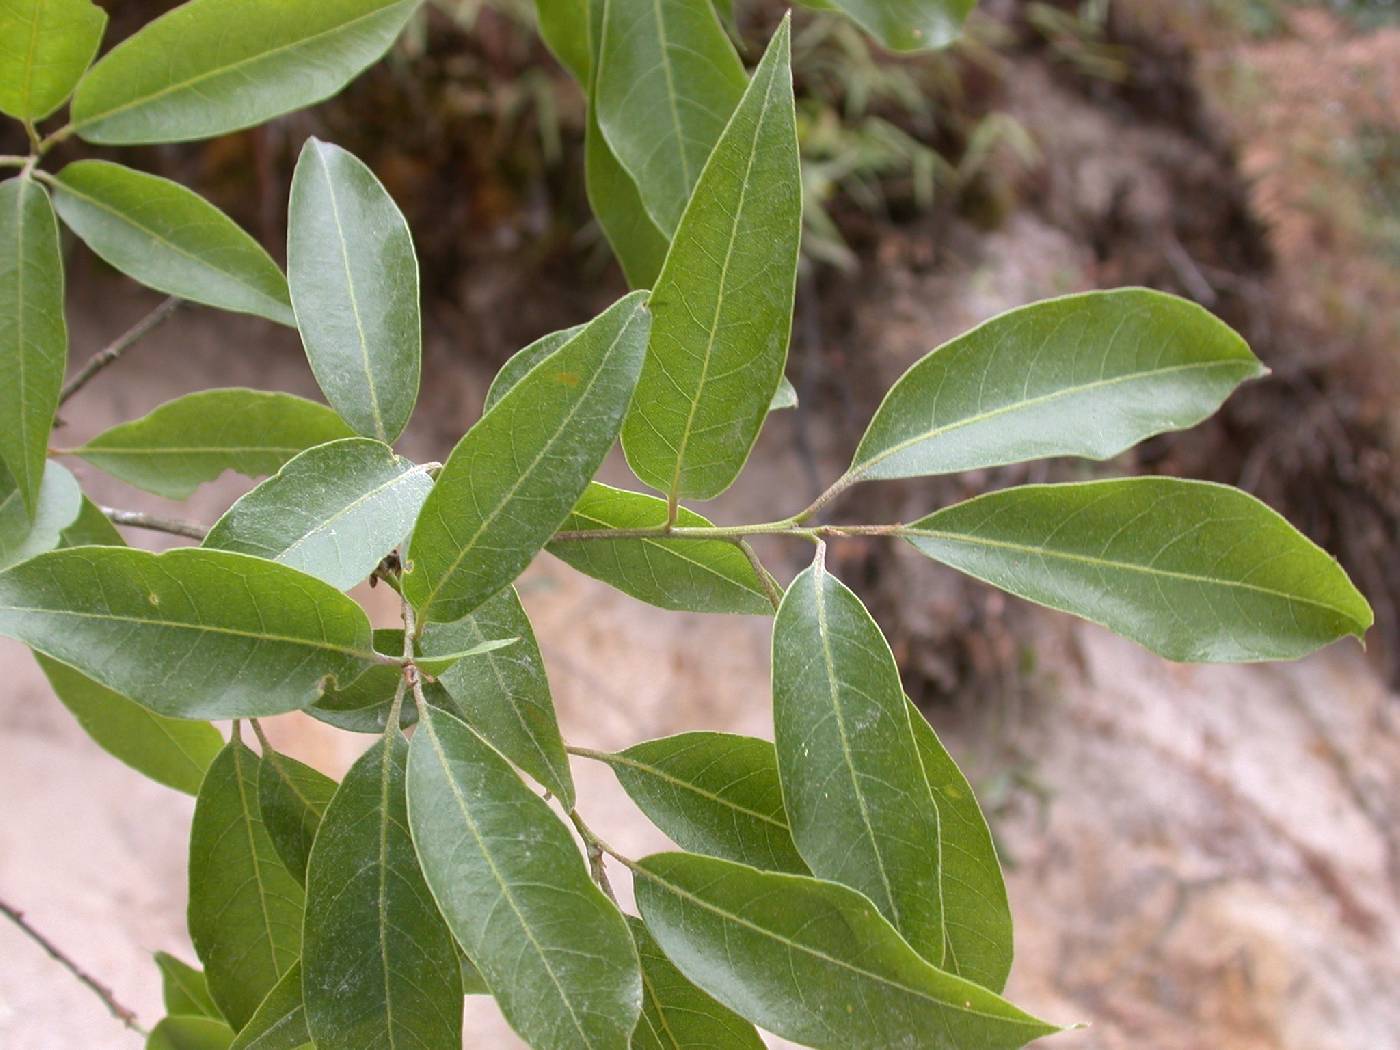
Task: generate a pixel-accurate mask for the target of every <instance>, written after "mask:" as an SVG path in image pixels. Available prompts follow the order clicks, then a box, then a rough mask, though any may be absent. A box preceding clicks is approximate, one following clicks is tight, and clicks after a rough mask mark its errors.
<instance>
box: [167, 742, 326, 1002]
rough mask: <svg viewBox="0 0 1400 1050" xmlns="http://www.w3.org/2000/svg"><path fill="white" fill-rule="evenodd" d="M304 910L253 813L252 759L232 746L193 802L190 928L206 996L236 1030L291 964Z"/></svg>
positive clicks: (293, 883)
mask: <svg viewBox="0 0 1400 1050" xmlns="http://www.w3.org/2000/svg"><path fill="white" fill-rule="evenodd" d="M302 904H303V897H302V892H301V886H300V885H298V883H297V881H296V880H295V879H293V878H292V876H291V875H290V874H289V873H288V872H287V869H286V868H285V867H283V865H282V862H281V861H280V860H278V859H277V851H276V850H275V849H274V848H273V846H272V840H271V839H269V838H268V837H267V831H266V830H265V829H264V827H263V822H262V815H261V814H260V813H259V811H258V756H257V755H255V754H253V752H251V751H249V750H248V748H246V747H244V746H243V744H241V743H239V742H238V741H237V740H234V741H232V742H230V743H229V744H228V745H227V746H226V747H225V748H224V749H223V750H222V751H221V752H219V756H218V757H217V758H216V759H215V760H214V764H213V765H212V766H210V767H209V773H208V775H207V776H205V778H204V783H203V785H201V787H200V789H199V799H198V801H196V802H195V807H194V824H193V826H192V827H191V829H190V904H189V927H190V937H191V939H192V940H193V941H194V949H195V951H196V952H198V953H199V959H200V961H201V962H202V963H204V976H205V979H206V980H207V981H208V983H209V992H210V994H211V995H212V996H213V998H214V1002H215V1003H217V1004H218V1007H219V1010H220V1012H221V1013H222V1014H223V1015H224V1017H226V1018H228V1021H229V1023H230V1024H231V1025H233V1027H234V1028H235V1029H238V1028H242V1027H243V1026H244V1025H245V1024H246V1023H247V1022H248V1019H249V1018H250V1017H252V1016H253V1012H254V1011H255V1010H256V1009H257V1008H258V1004H259V1003H261V1002H262V1001H263V998H264V997H265V996H266V995H267V993H268V992H270V991H272V988H273V986H274V985H275V984H277V982H278V980H280V979H281V977H282V975H283V974H285V973H286V972H287V971H288V970H290V969H291V968H292V965H293V964H294V963H295V962H296V961H297V956H298V955H299V954H300V952H301V916H302Z"/></svg>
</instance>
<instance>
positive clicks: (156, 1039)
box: [146, 1016, 233, 1050]
mask: <svg viewBox="0 0 1400 1050" xmlns="http://www.w3.org/2000/svg"><path fill="white" fill-rule="evenodd" d="M232 1043H233V1029H232V1028H230V1027H229V1026H228V1025H227V1024H225V1023H224V1022H223V1021H220V1020H217V1019H215V1018H212V1017H178V1016H174V1017H166V1018H162V1019H161V1022H160V1023H159V1024H157V1025H156V1026H155V1027H154V1028H152V1029H151V1034H150V1037H149V1038H148V1039H147V1040H146V1050H228V1048H229V1046H230V1045H231V1044H232Z"/></svg>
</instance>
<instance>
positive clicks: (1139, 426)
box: [846, 288, 1265, 481]
mask: <svg viewBox="0 0 1400 1050" xmlns="http://www.w3.org/2000/svg"><path fill="white" fill-rule="evenodd" d="M1264 371H1265V369H1264V367H1263V366H1262V365H1261V364H1260V363H1259V361H1258V360H1257V359H1256V358H1255V356H1254V355H1253V354H1252V353H1250V350H1249V347H1248V346H1246V345H1245V342H1244V340H1243V339H1241V338H1240V337H1239V336H1238V335H1236V334H1235V333H1234V332H1233V331H1231V330H1230V328H1229V327H1227V326H1226V325H1225V324H1223V323H1222V322H1220V321H1218V320H1216V319H1215V318H1214V317H1212V316H1211V315H1210V314H1209V313H1207V312H1206V311H1205V310H1203V309H1201V308H1200V307H1199V306H1196V305H1195V304H1194V303H1188V302H1186V301H1185V300H1184V299H1177V298H1175V297H1174V296H1170V295H1164V294H1162V293H1161V292H1152V291H1148V290H1146V289H1142V288H1125V289H1120V290H1118V291H1112V292H1089V293H1086V294H1084V295H1070V296H1065V297H1064V298H1061V299H1049V300H1047V301H1045V302H1041V303H1033V304H1031V305H1030V306H1023V307H1021V308H1020V309H1017V310H1011V311H1009V312H1007V313H1004V314H1001V315H1000V316H998V317H994V318H992V319H991V320H990V321H988V322H987V323H986V324H983V325H981V326H980V327H977V328H974V329H973V330H972V331H970V332H968V333H967V334H966V335H962V336H959V337H958V338H957V339H954V340H953V341H952V342H950V343H945V344H944V345H943V346H941V347H939V348H938V349H937V350H934V351H933V352H932V353H930V354H929V355H928V356H926V357H924V358H923V359H922V360H920V361H919V362H918V363H917V364H915V365H914V366H913V367H912V368H910V369H909V371H908V372H906V373H904V375H903V376H902V377H901V378H900V379H899V381H898V382H897V383H895V385H894V386H893V387H892V388H891V389H890V392H889V393H888V394H887V395H885V400H884V402H883V403H882V404H881V405H880V408H879V410H878V411H876V413H875V418H874V419H872V420H871V421H870V426H869V428H868V429H867V430H866V432H865V437H864V438H862V439H861V442H860V446H859V447H858V448H857V449H856V454H855V459H854V460H853V461H852V463H851V468H850V469H849V470H848V471H847V472H846V477H847V478H849V479H851V480H853V481H855V480H870V479H874V478H907V477H919V476H922V475H925V474H950V473H956V472H958V471H962V470H972V469H976V468H981V467H992V466H998V465H1001V464H1004V463H1019V462H1021V461H1022V460H1029V459H1042V458H1044V457H1046V456H1084V457H1087V458H1089V459H1109V458H1111V457H1113V456H1116V455H1118V453H1120V452H1122V451H1124V450H1125V449H1128V448H1131V447H1132V446H1133V445H1135V444H1137V443H1138V442H1139V441H1141V440H1143V439H1144V438H1147V437H1151V436H1152V435H1153V434H1159V433H1162V432H1163V431H1168V430H1181V429H1183V428H1185V427H1190V426H1194V425H1195V424H1197V423H1199V422H1200V421H1201V420H1203V419H1205V418H1206V417H1207V416H1209V415H1210V414H1211V413H1212V412H1214V411H1215V410H1216V409H1217V408H1219V407H1220V403H1221V402H1222V401H1224V400H1225V398H1226V397H1227V396H1228V395H1229V393H1230V391H1232V390H1233V389H1234V388H1235V387H1236V386H1238V385H1239V384H1240V383H1241V382H1243V381H1244V380H1246V379H1250V378H1253V377H1255V376H1258V375H1262V374H1263V373H1264Z"/></svg>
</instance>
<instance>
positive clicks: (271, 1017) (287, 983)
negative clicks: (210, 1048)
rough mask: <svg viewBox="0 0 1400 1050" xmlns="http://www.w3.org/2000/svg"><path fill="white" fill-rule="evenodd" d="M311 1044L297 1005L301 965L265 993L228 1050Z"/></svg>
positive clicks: (288, 1049)
mask: <svg viewBox="0 0 1400 1050" xmlns="http://www.w3.org/2000/svg"><path fill="white" fill-rule="evenodd" d="M310 1043H311V1033H310V1032H309V1031H308V1030H307V1027H306V1007H305V1006H304V1005H303V1004H302V1001H301V961H300V960H298V961H297V962H296V963H295V964H293V966H292V968H291V969H290V970H288V971H287V972H286V973H284V974H283V975H282V979H281V980H280V981H278V982H277V983H276V984H275V985H273V987H272V991H270V992H268V993H267V998H266V999H264V1000H263V1001H262V1003H261V1004H260V1005H259V1006H258V1008H257V1010H256V1011H255V1012H254V1013H253V1016H252V1017H251V1018H250V1019H249V1020H248V1023H247V1024H246V1025H244V1026H243V1029H242V1030H241V1031H240V1032H239V1033H238V1038H237V1039H235V1040H234V1041H233V1044H232V1045H231V1046H230V1047H229V1050H298V1048H299V1047H302V1046H308V1045H310Z"/></svg>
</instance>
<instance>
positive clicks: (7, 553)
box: [0, 462, 83, 569]
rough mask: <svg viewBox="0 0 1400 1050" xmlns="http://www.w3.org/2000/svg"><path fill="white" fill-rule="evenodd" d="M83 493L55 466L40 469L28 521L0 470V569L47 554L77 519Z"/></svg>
mask: <svg viewBox="0 0 1400 1050" xmlns="http://www.w3.org/2000/svg"><path fill="white" fill-rule="evenodd" d="M82 506H83V493H82V491H81V490H80V489H79V488H78V483H77V481H76V480H74V478H73V475H72V474H70V473H68V471H67V470H65V469H64V468H63V467H62V466H60V465H59V464H57V463H53V462H50V463H46V464H45V465H44V477H43V480H42V481H41V482H40V485H39V498H38V501H37V503H36V504H35V507H34V516H33V517H32V518H31V517H30V515H29V513H28V512H27V511H26V510H25V507H24V499H23V497H22V496H21V495H20V492H19V488H18V487H17V486H16V485H15V483H14V481H13V480H11V479H10V477H9V475H7V474H6V473H5V472H4V471H3V470H0V569H8V568H9V567H10V566H11V565H15V564H18V563H19V562H22V561H24V560H25V559H26V558H32V557H34V556H35V555H36V554H43V553H44V551H51V550H53V549H54V548H55V547H57V546H58V545H59V544H60V543H61V542H62V541H63V532H64V530H65V529H67V528H69V527H70V526H71V525H72V524H73V523H74V522H75V521H77V519H78V514H79V512H80V511H81V510H82Z"/></svg>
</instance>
